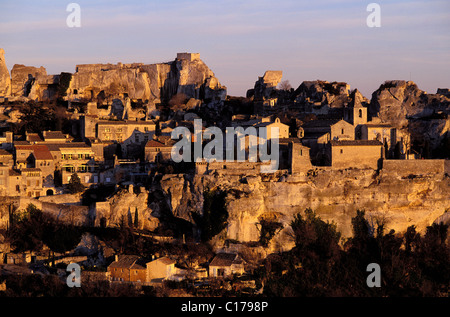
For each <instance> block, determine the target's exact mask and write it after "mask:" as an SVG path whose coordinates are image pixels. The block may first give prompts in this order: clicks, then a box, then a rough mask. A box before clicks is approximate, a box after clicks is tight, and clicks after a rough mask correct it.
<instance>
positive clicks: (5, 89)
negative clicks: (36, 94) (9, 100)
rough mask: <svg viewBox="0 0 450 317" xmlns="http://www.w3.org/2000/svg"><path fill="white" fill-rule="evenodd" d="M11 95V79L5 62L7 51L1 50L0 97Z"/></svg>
mask: <svg viewBox="0 0 450 317" xmlns="http://www.w3.org/2000/svg"><path fill="white" fill-rule="evenodd" d="M9 95H11V77H10V76H9V71H8V68H7V67H6V61H5V50H4V49H2V48H0V96H9Z"/></svg>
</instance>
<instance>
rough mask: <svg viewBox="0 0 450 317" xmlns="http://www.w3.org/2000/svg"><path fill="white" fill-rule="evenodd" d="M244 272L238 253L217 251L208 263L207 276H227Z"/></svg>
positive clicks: (242, 262)
mask: <svg viewBox="0 0 450 317" xmlns="http://www.w3.org/2000/svg"><path fill="white" fill-rule="evenodd" d="M243 273H244V261H243V260H242V258H241V257H240V256H239V255H238V254H234V253H218V254H217V255H216V256H215V257H214V259H213V260H212V261H211V263H209V277H229V276H231V275H233V274H238V275H242V274H243Z"/></svg>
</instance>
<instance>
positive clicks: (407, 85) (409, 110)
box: [368, 80, 450, 127]
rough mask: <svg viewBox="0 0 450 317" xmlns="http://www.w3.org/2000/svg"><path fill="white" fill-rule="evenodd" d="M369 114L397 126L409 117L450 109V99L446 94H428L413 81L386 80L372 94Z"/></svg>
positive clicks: (405, 121)
mask: <svg viewBox="0 0 450 317" xmlns="http://www.w3.org/2000/svg"><path fill="white" fill-rule="evenodd" d="M368 110H369V114H370V115H371V116H377V117H379V118H380V119H381V121H382V122H388V123H391V124H393V125H395V126H397V127H402V126H405V125H406V124H407V123H408V122H407V121H408V118H410V117H415V118H421V117H422V118H423V117H428V116H430V115H432V114H434V113H436V112H439V111H444V112H448V111H450V99H449V98H448V97H447V96H445V95H444V94H428V93H426V92H425V91H423V90H420V89H419V88H418V87H417V85H416V84H415V83H414V82H412V81H404V80H391V81H386V82H385V83H384V84H382V85H381V86H380V87H379V88H378V89H377V90H376V91H374V92H373V94H372V100H371V102H370V106H369V109H368Z"/></svg>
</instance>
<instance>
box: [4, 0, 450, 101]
mask: <svg viewBox="0 0 450 317" xmlns="http://www.w3.org/2000/svg"><path fill="white" fill-rule="evenodd" d="M71 2H76V3H77V4H79V6H80V13H81V15H80V18H81V19H80V21H81V26H80V27H73V28H71V27H68V25H67V23H66V19H67V17H68V16H69V15H70V14H71V12H68V11H66V8H67V5H68V4H69V3H71ZM371 2H375V1H373V0H367V1H366V0H342V1H336V0H315V1H309V0H308V1H303V0H272V1H268V0H210V1H206V0H157V1H155V0H150V1H138V0H126V1H125V0H122V1H118V0H98V1H94V0H78V1H77V0H68V1H65V0H57V1H56V0H42V1H41V0H34V1H24V0H0V48H3V49H4V50H5V59H6V64H7V67H8V69H9V70H11V68H12V67H13V65H14V64H24V65H27V66H36V67H40V66H44V67H45V68H46V69H47V73H48V74H59V73H61V72H72V73H73V72H75V65H77V64H87V63H117V62H122V63H132V62H140V63H146V64H153V63H160V62H168V61H172V60H174V59H175V57H176V54H177V53H178V52H196V53H200V54H201V59H202V60H203V61H204V62H205V63H206V64H207V65H208V66H209V68H210V69H211V70H212V71H213V72H214V73H215V75H216V77H217V78H218V79H219V81H220V82H221V84H222V85H225V86H227V88H228V94H229V95H233V96H245V94H246V91H247V90H248V89H250V88H253V86H254V84H255V81H257V80H258V77H260V76H263V75H264V72H265V71H266V70H281V71H283V79H282V80H289V82H290V84H291V85H292V87H293V88H297V87H298V86H299V85H300V84H301V83H302V82H303V81H307V80H317V79H320V80H327V81H330V82H332V81H343V82H347V83H348V84H350V86H351V88H352V89H354V88H358V90H360V91H361V92H362V93H363V95H364V96H366V97H368V98H369V99H370V96H371V94H372V92H374V91H375V90H376V89H378V87H379V86H380V85H381V84H382V83H383V82H384V81H386V80H391V79H404V80H412V81H414V82H415V83H416V84H417V85H418V87H419V88H420V89H422V90H425V91H427V92H428V93H435V92H436V90H437V88H450V1H448V0H427V1H404V0H390V1H386V0H383V1H376V3H377V4H379V6H380V9H381V10H380V22H381V25H380V27H372V28H371V27H368V25H367V23H366V19H367V17H368V16H369V15H370V14H371V12H368V11H367V6H368V5H369V3H371Z"/></svg>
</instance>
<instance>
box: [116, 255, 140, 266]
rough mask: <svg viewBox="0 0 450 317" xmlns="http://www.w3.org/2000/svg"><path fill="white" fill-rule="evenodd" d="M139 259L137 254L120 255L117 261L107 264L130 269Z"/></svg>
mask: <svg viewBox="0 0 450 317" xmlns="http://www.w3.org/2000/svg"><path fill="white" fill-rule="evenodd" d="M138 260H139V256H137V255H121V256H119V259H118V260H117V261H114V262H113V263H111V264H110V265H109V267H111V268H124V269H125V268H127V269H130V268H132V267H133V265H135V263H136V262H137V261H138Z"/></svg>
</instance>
